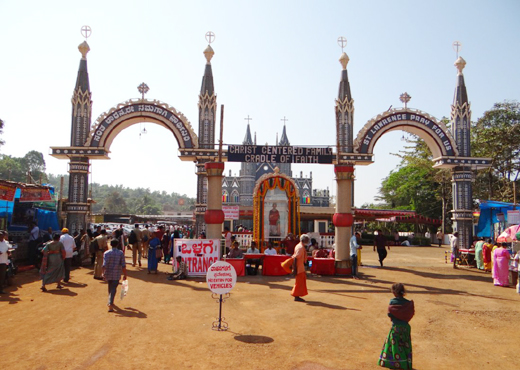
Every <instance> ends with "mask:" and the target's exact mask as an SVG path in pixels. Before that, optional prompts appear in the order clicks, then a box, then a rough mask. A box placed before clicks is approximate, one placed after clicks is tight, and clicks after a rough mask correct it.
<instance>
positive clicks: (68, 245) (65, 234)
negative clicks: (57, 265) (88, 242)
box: [60, 227, 76, 283]
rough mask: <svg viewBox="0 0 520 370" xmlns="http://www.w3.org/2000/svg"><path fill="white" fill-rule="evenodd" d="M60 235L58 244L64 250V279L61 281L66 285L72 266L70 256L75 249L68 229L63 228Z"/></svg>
mask: <svg viewBox="0 0 520 370" xmlns="http://www.w3.org/2000/svg"><path fill="white" fill-rule="evenodd" d="M61 233H62V235H61V237H60V242H61V244H63V247H64V248H65V260H64V261H63V266H64V267H65V278H64V279H63V281H64V282H65V283H67V282H68V281H69V279H70V266H71V265H72V254H73V253H74V250H75V249H76V243H75V242H74V238H73V237H72V236H71V235H69V229H67V228H66V227H64V228H63V229H62V230H61Z"/></svg>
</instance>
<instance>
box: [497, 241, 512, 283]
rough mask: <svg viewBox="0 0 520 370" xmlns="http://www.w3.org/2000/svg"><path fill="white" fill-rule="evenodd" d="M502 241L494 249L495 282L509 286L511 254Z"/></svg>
mask: <svg viewBox="0 0 520 370" xmlns="http://www.w3.org/2000/svg"><path fill="white" fill-rule="evenodd" d="M505 247H506V243H502V244H500V245H499V246H498V248H497V249H495V250H494V251H493V284H495V285H500V286H509V260H510V259H511V254H510V253H509V251H508V250H507V249H506V248H505Z"/></svg>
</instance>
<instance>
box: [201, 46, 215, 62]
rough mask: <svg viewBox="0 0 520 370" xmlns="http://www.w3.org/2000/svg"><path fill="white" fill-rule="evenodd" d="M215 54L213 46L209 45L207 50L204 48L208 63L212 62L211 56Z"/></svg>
mask: <svg viewBox="0 0 520 370" xmlns="http://www.w3.org/2000/svg"><path fill="white" fill-rule="evenodd" d="M213 55H215V52H214V51H213V48H212V47H211V46H210V45H208V47H207V48H206V50H204V56H205V57H206V60H207V61H208V64H211V58H213Z"/></svg>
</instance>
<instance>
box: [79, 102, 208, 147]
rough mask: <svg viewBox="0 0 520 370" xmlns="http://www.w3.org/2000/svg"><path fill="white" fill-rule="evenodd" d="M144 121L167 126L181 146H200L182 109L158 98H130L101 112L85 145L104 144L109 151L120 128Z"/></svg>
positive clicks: (102, 145)
mask: <svg viewBox="0 0 520 370" xmlns="http://www.w3.org/2000/svg"><path fill="white" fill-rule="evenodd" d="M141 122H153V123H156V124H158V125H160V126H163V127H165V128H166V129H168V130H169V131H170V132H172V133H173V135H174V136H175V139H176V140H177V143H178V144H179V149H194V148H198V138H197V135H196V134H195V132H194V131H193V128H192V127H191V124H190V122H189V121H188V119H187V118H186V117H185V116H184V115H183V114H182V113H181V112H178V111H177V110H176V109H175V108H173V107H171V106H169V105H168V104H166V103H163V102H160V101H158V100H153V101H150V100H146V99H144V100H143V99H131V100H127V101H126V102H124V103H121V104H118V105H117V106H116V107H114V108H111V109H110V110H109V111H108V112H105V113H103V114H102V115H100V116H99V117H98V119H97V120H96V122H95V123H94V124H93V125H92V129H91V131H90V134H89V138H88V140H87V142H86V143H85V145H84V146H85V147H90V148H96V147H97V148H104V149H105V152H106V153H108V152H110V146H111V145H112V142H113V141H114V139H115V138H116V136H117V135H118V134H119V133H120V132H121V131H123V130H124V129H125V128H128V127H130V126H132V125H134V124H136V123H141Z"/></svg>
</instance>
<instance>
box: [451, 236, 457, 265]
mask: <svg viewBox="0 0 520 370" xmlns="http://www.w3.org/2000/svg"><path fill="white" fill-rule="evenodd" d="M450 247H451V262H453V268H454V269H456V268H457V258H458V257H459V233H458V232H457V231H455V232H454V233H453V236H452V237H451V240H450Z"/></svg>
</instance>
